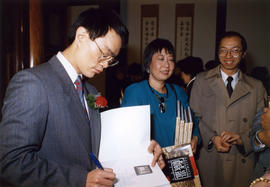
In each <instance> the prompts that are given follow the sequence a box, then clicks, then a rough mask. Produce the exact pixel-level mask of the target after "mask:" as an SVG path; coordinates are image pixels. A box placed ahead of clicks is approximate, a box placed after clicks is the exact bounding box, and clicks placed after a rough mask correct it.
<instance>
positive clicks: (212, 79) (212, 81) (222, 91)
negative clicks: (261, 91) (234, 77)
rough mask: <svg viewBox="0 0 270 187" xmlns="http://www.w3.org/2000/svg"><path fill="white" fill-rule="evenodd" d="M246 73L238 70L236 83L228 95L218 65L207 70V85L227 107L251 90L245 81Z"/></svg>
mask: <svg viewBox="0 0 270 187" xmlns="http://www.w3.org/2000/svg"><path fill="white" fill-rule="evenodd" d="M245 77H246V75H245V74H244V73H243V72H241V71H240V75H239V80H238V83H237V84H236V86H235V89H234V91H233V93H232V96H231V97H229V95H228V92H227V89H226V87H225V84H224V82H223V80H222V77H221V74H220V65H219V66H218V67H216V68H214V69H213V70H210V71H208V72H207V75H206V78H207V79H209V81H208V82H209V85H210V89H211V91H212V92H213V93H214V94H215V95H216V96H217V97H218V98H219V99H220V100H221V101H222V100H223V101H224V104H225V107H226V108H228V107H229V106H230V105H232V104H233V103H235V102H237V101H238V100H239V99H241V98H242V97H244V96H246V95H248V94H249V93H250V90H251V86H250V85H249V84H248V83H247V81H245Z"/></svg>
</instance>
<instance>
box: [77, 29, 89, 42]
mask: <svg viewBox="0 0 270 187" xmlns="http://www.w3.org/2000/svg"><path fill="white" fill-rule="evenodd" d="M88 37H89V34H88V32H87V30H86V29H85V28H84V27H82V26H80V27H78V28H77V30H76V35H75V41H76V42H82V41H83V40H85V39H88Z"/></svg>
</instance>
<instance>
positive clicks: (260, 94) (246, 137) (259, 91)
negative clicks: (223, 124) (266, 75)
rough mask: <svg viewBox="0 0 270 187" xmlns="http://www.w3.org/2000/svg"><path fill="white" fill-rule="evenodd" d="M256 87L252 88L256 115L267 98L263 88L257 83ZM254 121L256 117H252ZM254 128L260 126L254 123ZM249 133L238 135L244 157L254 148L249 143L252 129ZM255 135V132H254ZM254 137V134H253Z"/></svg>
mask: <svg viewBox="0 0 270 187" xmlns="http://www.w3.org/2000/svg"><path fill="white" fill-rule="evenodd" d="M256 83H257V84H256V85H257V86H256V87H255V88H254V89H255V93H254V94H256V95H255V97H256V102H257V103H256V104H257V105H256V113H258V112H259V111H260V109H261V108H262V107H263V106H264V100H265V99H266V96H267V93H266V91H265V88H264V87H263V84H262V83H261V82H260V81H258V82H256ZM254 117H255V119H256V118H258V116H257V115H256V116H254ZM254 123H255V127H256V126H257V125H260V124H257V122H256V121H255V122H254ZM252 128H254V124H253V127H252ZM252 128H251V130H250V131H249V132H243V133H240V137H241V139H242V141H243V145H244V148H245V155H248V154H249V153H251V152H252V151H253V150H254V148H255V147H253V145H252V143H251V142H250V134H251V133H252V132H254V131H253V130H254V129H252ZM255 133H256V132H255ZM254 135H255V134H254Z"/></svg>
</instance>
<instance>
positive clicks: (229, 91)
mask: <svg viewBox="0 0 270 187" xmlns="http://www.w3.org/2000/svg"><path fill="white" fill-rule="evenodd" d="M227 81H228V84H227V90H228V94H229V97H231V95H232V93H233V88H232V81H233V78H232V77H231V76H229V77H228V78H227Z"/></svg>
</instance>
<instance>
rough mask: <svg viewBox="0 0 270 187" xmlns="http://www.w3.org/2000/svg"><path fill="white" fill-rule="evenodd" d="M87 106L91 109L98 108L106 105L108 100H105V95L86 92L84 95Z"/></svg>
mask: <svg viewBox="0 0 270 187" xmlns="http://www.w3.org/2000/svg"><path fill="white" fill-rule="evenodd" d="M86 100H87V103H88V106H89V107H90V108H92V109H100V108H105V107H107V104H108V101H107V100H106V98H105V97H103V96H101V95H100V94H98V95H93V94H88V95H87V97H86Z"/></svg>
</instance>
